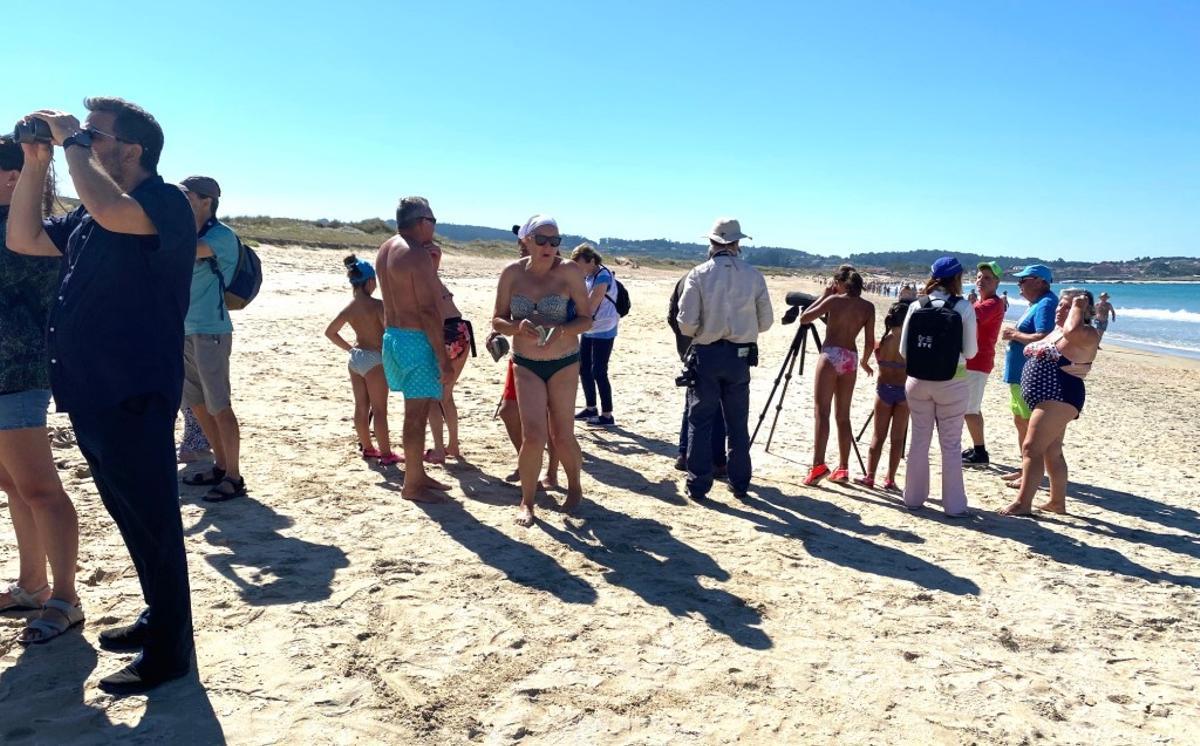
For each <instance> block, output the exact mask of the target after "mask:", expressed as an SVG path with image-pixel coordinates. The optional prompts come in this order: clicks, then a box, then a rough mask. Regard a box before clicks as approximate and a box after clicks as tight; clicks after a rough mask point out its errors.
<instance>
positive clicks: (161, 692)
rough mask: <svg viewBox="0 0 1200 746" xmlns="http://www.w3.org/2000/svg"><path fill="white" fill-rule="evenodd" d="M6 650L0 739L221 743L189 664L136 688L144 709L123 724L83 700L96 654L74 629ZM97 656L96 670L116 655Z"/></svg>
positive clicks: (114, 665) (0, 681)
mask: <svg viewBox="0 0 1200 746" xmlns="http://www.w3.org/2000/svg"><path fill="white" fill-rule="evenodd" d="M10 655H12V656H15V657H16V663H14V664H13V665H12V666H11V667H9V668H8V669H6V670H4V671H3V672H2V673H0V703H3V712H4V716H3V719H2V720H0V743H3V744H14V745H17V744H42V743H62V744H66V743H72V744H74V743H128V742H139V743H188V744H206V745H207V744H224V743H225V734H224V733H223V732H222V730H221V724H220V722H218V721H217V717H216V714H215V713H214V712H213V708H212V704H211V703H210V702H209V700H208V694H207V692H205V690H204V687H203V686H202V685H201V684H200V681H199V678H198V677H197V675H196V673H195V668H194V666H193V672H192V673H191V674H189V675H188V676H187V677H185V678H183V679H180V680H179V681H174V682H171V683H168V684H164V685H162V686H160V687H158V688H157V689H155V690H153V691H151V692H150V693H149V694H146V695H142V696H144V698H145V702H146V711H145V712H144V713H143V714H142V717H141V719H140V720H139V721H138V722H137V724H136V725H132V726H130V725H125V724H122V723H114V722H112V721H111V720H109V718H108V715H107V713H106V712H105V708H104V707H102V706H99V705H93V704H89V703H87V702H85V701H84V695H85V690H84V687H85V683H86V682H87V679H88V676H89V675H91V673H92V672H93V670H94V669H95V668H96V664H97V654H96V650H95V649H94V648H93V647H92V646H91V645H89V644H88V642H87V640H86V639H84V637H83V635H82V634H81V633H80V631H79V630H72V631H70V632H68V633H66V634H65V635H63V636H62V637H60V638H58V639H57V640H54V641H53V642H52V643H49V644H47V645H33V646H30V647H28V648H24V649H16V650H13V651H12V652H11V653H10ZM105 658H106V660H105V666H104V669H105V670H104V671H103V673H105V674H107V673H111V672H112V671H115V670H116V669H118V668H120V667H121V664H120V660H121V659H120V658H119V657H118V656H115V655H106V656H105ZM91 694H93V695H94V696H95V697H97V698H98V702H99V703H100V704H109V703H110V701H106V700H105V699H104V697H107V695H104V694H101V693H100V692H96V691H94V692H91Z"/></svg>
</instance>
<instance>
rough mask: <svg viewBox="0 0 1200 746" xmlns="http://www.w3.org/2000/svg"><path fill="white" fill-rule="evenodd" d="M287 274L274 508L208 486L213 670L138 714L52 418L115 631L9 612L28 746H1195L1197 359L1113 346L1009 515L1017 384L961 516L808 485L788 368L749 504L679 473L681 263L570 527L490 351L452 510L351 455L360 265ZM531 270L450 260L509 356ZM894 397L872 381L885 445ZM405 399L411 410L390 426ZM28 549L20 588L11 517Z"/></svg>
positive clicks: (271, 419) (130, 612)
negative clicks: (347, 321) (507, 294)
mask: <svg viewBox="0 0 1200 746" xmlns="http://www.w3.org/2000/svg"><path fill="white" fill-rule="evenodd" d="M261 253H262V256H263V260H264V266H265V268H266V281H265V284H264V288H263V292H262V295H261V296H260V298H259V299H258V300H257V301H256V302H255V303H254V304H253V305H252V306H251V307H250V308H248V309H246V310H244V311H241V312H238V313H237V315H236V317H235V324H236V332H235V337H234V339H235V341H234V361H233V376H234V402H235V408H236V411H237V413H238V416H239V419H240V420H241V423H242V433H243V471H244V473H245V475H246V481H247V484H248V486H249V489H250V497H249V498H243V499H239V500H235V501H232V502H228V503H224V504H215V505H214V504H208V503H205V502H202V501H201V500H200V497H201V495H202V494H203V492H202V489H203V488H190V487H183V488H181V489H182V510H183V522H184V529H185V532H186V534H187V547H188V553H189V560H190V570H191V585H192V603H193V613H194V617H195V628H196V645H197V662H198V669H199V672H198V675H195V676H193V677H191V678H190V679H188V680H184V681H180V682H175V683H172V684H169V685H166V686H164V687H161V688H160V689H159V690H158V691H155V692H153V693H152V694H151V695H149V696H143V697H129V698H125V699H120V698H114V697H111V696H109V695H106V694H104V693H102V692H100V691H99V690H98V689H97V688H96V686H95V682H96V681H97V680H98V679H99V678H100V677H102V676H103V675H105V674H107V673H110V672H112V671H113V670H115V669H116V668H119V667H120V665H121V661H122V660H123V658H122V656H119V655H116V654H112V653H106V652H102V651H99V650H98V648H97V647H96V635H97V633H98V632H99V630H100V629H102V628H104V627H105V626H108V625H110V624H112V623H115V622H122V623H124V622H125V621H128V620H131V619H132V618H133V616H134V615H135V614H136V613H137V612H138V611H139V610H140V608H141V599H140V597H139V594H138V584H137V579H136V576H135V574H134V571H133V567H132V564H131V562H130V561H129V557H128V554H127V553H126V551H125V549H124V546H123V544H122V542H121V539H120V537H119V535H118V534H117V531H116V528H115V527H114V525H113V523H112V521H111V520H110V519H109V517H108V515H107V514H106V513H105V511H104V509H103V507H102V505H101V504H100V501H99V499H98V497H97V494H96V490H95V488H94V486H93V484H92V482H91V480H90V477H89V474H88V471H87V467H86V464H85V463H84V461H83V458H82V456H80V454H79V452H78V450H77V448H76V447H75V446H74V444H73V442H72V439H71V436H70V431H69V428H68V427H67V425H68V423H67V420H66V418H65V417H64V416H63V415H53V416H52V418H51V423H52V426H53V428H54V444H55V445H54V448H55V457H56V459H57V460H58V463H59V465H60V467H61V474H62V477H63V480H64V483H65V484H66V487H67V491H68V493H69V494H70V495H71V496H72V497H73V498H74V500H75V503H76V506H77V508H78V510H79V514H80V521H81V533H82V536H81V546H80V558H79V565H80V575H79V577H80V579H81V581H82V585H81V594H82V597H83V604H84V607H85V610H86V612H87V614H88V621H87V624H86V626H85V627H84V628H83V630H82V633H80V632H74V633H72V634H69V635H67V636H66V637H65V638H64V639H62V640H58V641H55V642H54V643H53V644H50V645H47V646H44V647H34V648H31V649H24V648H22V647H21V646H19V645H17V644H16V643H15V642H14V639H13V638H14V637H15V635H16V633H17V631H18V630H19V629H20V626H21V625H22V624H23V620H22V618H21V617H20V616H19V615H8V616H5V617H3V618H0V637H2V639H0V743H4V744H42V743H46V744H51V743H54V744H59V743H72V744H74V743H110V742H116V741H118V740H120V741H122V742H126V743H172V744H209V743H230V744H255V745H257V744H284V743H287V744H373V743H396V744H431V745H432V744H439V745H440V744H457V743H480V744H501V743H509V742H515V741H521V742H523V743H531V744H592V743H596V744H600V743H602V744H672V743H714V744H716V743H730V742H743V743H771V744H777V743H835V742H836V743H845V744H879V743H901V742H913V743H924V744H960V743H1037V742H1042V743H1056V744H1057V743H1064V744H1074V743H1081V744H1086V743H1105V744H1142V743H1178V744H1183V743H1195V742H1196V731H1197V728H1198V727H1200V692H1198V691H1197V670H1198V669H1200V621H1198V619H1197V614H1196V610H1197V602H1198V601H1200V594H1198V588H1200V561H1198V559H1200V497H1198V493H1200V477H1198V475H1200V450H1198V449H1197V448H1196V444H1197V443H1200V417H1197V416H1196V412H1197V409H1198V408H1200V364H1198V363H1197V362H1196V361H1188V360H1183V359H1178V358H1172V357H1165V356H1159V355H1155V354H1152V353H1146V352H1141V351H1134V350H1124V349H1120V348H1118V347H1115V346H1112V345H1108V344H1106V345H1105V349H1104V350H1103V351H1102V352H1101V354H1100V357H1099V358H1098V360H1097V363H1096V365H1095V370H1094V372H1093V373H1092V375H1091V376H1090V377H1089V378H1088V384H1087V385H1088V401H1087V407H1086V409H1085V411H1084V413H1083V416H1082V418H1081V419H1080V420H1079V421H1077V422H1076V423H1074V424H1073V425H1072V426H1071V427H1070V428H1069V430H1068V433H1067V440H1066V445H1067V459H1068V461H1069V463H1070V466H1071V487H1070V490H1069V492H1068V507H1069V510H1070V512H1071V514H1070V515H1068V516H1065V517H1051V516H1041V517H1039V518H1038V519H1037V520H1029V519H1013V518H1003V517H1000V516H998V515H997V514H996V511H997V510H998V509H1000V508H1001V507H1003V506H1004V505H1006V504H1007V503H1008V501H1010V500H1011V498H1012V496H1013V493H1012V492H1011V491H1010V490H1006V489H1004V488H1003V487H1002V486H1001V483H1000V479H999V475H1000V474H1001V473H1003V472H1005V471H1009V470H1011V469H1012V468H1013V467H1015V466H1016V464H1017V445H1016V442H1015V441H1016V437H1015V432H1014V430H1013V427H1012V425H1011V419H1010V417H1009V415H1008V408H1007V405H1006V401H1007V394H1006V391H1005V390H1004V387H1003V386H1002V385H1001V383H1000V381H1001V378H1000V371H999V370H997V371H996V372H995V373H994V374H993V379H992V382H991V383H990V384H989V388H988V391H987V395H986V399H985V417H986V418H987V432H988V443H989V447H990V449H991V451H992V454H993V460H994V466H993V468H992V469H991V470H988V471H968V473H967V492H968V496H969V498H970V502H971V507H972V508H973V509H974V511H975V513H974V515H973V516H972V517H971V518H969V519H967V520H959V521H952V520H946V519H943V518H942V517H941V512H940V507H939V506H938V505H936V504H934V505H932V506H930V507H929V508H927V509H925V510H924V511H922V512H919V513H910V512H908V511H906V510H905V509H904V508H903V506H902V505H901V504H900V502H899V500H898V498H897V497H895V496H891V495H887V494H885V493H883V492H876V491H869V490H865V489H862V488H858V487H841V486H834V485H825V486H822V487H820V488H805V487H803V486H801V480H802V479H803V476H804V472H805V470H806V469H807V466H808V465H809V462H810V460H811V447H812V440H811V438H812V432H811V431H812V427H811V420H812V417H811V408H812V386H811V384H812V381H811V373H806V374H805V375H803V376H800V375H797V376H796V377H794V378H793V379H792V380H791V383H790V388H789V390H788V393H787V396H786V398H785V400H784V402H783V407H782V410H781V412H780V417H779V422H778V427H777V430H776V432H775V436H774V442H773V443H772V446H771V450H770V453H765V452H764V450H763V443H764V442H765V440H766V432H765V430H766V428H768V427H769V426H770V422H771V419H772V416H773V411H772V412H770V413H768V416H767V423H766V426H765V427H764V432H763V433H762V434H760V436H759V439H758V442H757V444H756V446H755V447H754V449H753V450H752V455H753V458H754V468H755V478H754V484H753V486H752V488H751V494H750V496H749V497H748V498H747V499H745V500H741V501H739V500H736V499H734V498H733V496H732V495H731V494H730V493H729V491H728V488H727V487H725V486H724V485H722V484H720V483H718V484H717V485H716V486H715V487H714V489H713V491H712V493H711V494H710V496H709V499H708V500H706V501H704V502H702V503H697V502H693V501H690V500H688V499H686V497H685V493H684V490H683V478H682V477H683V475H682V474H681V473H679V472H677V471H675V470H674V468H673V461H674V458H675V455H676V441H677V436H678V428H679V421H680V416H681V412H682V405H683V392H682V390H681V389H677V388H676V387H675V386H674V385H673V381H672V379H673V378H674V376H675V375H676V374H677V372H678V367H679V366H678V361H677V358H676V355H675V347H674V342H673V339H672V337H671V335H670V333H669V331H668V330H667V328H666V325H665V316H666V308H667V298H668V296H669V294H670V292H671V289H672V288H673V286H674V283H675V281H676V279H677V278H678V276H679V275H680V274H682V271H683V270H682V269H681V270H679V271H678V272H668V271H664V270H658V269H650V268H640V269H637V270H631V269H624V270H622V268H620V267H617V270H618V276H619V277H620V278H621V279H622V281H623V282H625V283H626V284H627V286H628V288H629V290H630V293H631V295H632V300H633V311H632V313H631V314H630V316H629V317H627V318H626V319H624V320H623V321H622V324H621V331H620V336H619V337H618V339H617V342H616V348H615V351H614V354H613V360H612V373H613V384H614V390H615V397H616V418H617V427H614V428H610V429H593V428H589V427H586V426H580V427H579V428H578V435H579V439H580V443H581V445H582V448H583V452H584V472H585V474H584V489H585V495H586V499H585V502H584V505H583V507H582V509H581V510H580V512H579V514H578V515H577V516H575V517H565V516H564V515H562V514H560V513H557V512H554V511H553V510H552V509H551V508H552V501H559V502H561V500H562V499H563V496H564V495H563V493H561V492H550V493H549V494H547V495H546V496H545V497H544V499H543V500H542V502H541V504H542V506H543V507H542V508H541V510H540V512H539V515H540V518H541V520H540V521H539V523H538V524H537V525H536V526H534V527H533V528H530V529H522V528H520V527H518V526H516V525H515V524H514V523H513V520H512V519H513V516H514V514H515V512H516V504H517V501H518V497H519V496H518V490H517V488H516V487H515V486H513V485H510V484H507V483H505V482H504V481H503V477H504V475H506V474H508V473H509V472H510V471H511V470H512V469H513V467H514V463H515V455H514V453H513V452H512V448H511V446H510V444H509V443H508V441H507V438H506V436H505V433H504V429H503V426H502V424H501V423H500V421H499V420H494V419H492V413H493V411H494V409H495V406H496V402H497V399H498V397H499V395H500V389H501V384H502V381H503V374H504V367H503V365H501V364H496V363H493V362H492V360H491V358H490V357H488V356H487V355H486V353H485V351H484V350H483V349H482V345H481V346H480V350H479V352H480V354H481V357H478V358H475V359H473V360H471V361H470V362H469V364H468V366H467V369H466V372H465V374H464V376H463V380H462V381H461V382H460V383H459V385H458V388H457V392H458V396H457V398H458V403H459V409H460V412H461V416H462V420H463V424H462V440H463V450H464V454H465V456H466V459H465V461H464V462H462V463H453V462H452V463H451V464H450V465H448V466H447V467H445V468H444V469H443V468H442V467H433V469H432V474H433V475H434V476H435V477H437V478H439V479H443V480H444V481H448V482H450V483H451V484H453V485H454V489H453V491H452V492H451V497H452V498H453V499H452V500H451V501H450V502H448V503H446V504H443V505H428V506H422V505H415V504H412V503H409V502H406V501H404V500H402V499H401V498H400V494H399V488H400V484H401V480H402V471H401V470H399V469H397V468H395V467H390V468H379V467H377V466H375V465H374V464H373V463H372V464H368V463H367V462H364V461H362V460H361V459H360V458H358V455H357V453H356V451H355V448H354V433H353V427H352V424H351V414H352V404H351V401H352V400H351V393H350V387H349V384H348V381H347V376H346V360H345V357H344V355H343V353H342V352H341V351H339V350H338V349H336V348H335V347H334V346H333V345H331V344H330V343H329V342H328V341H327V340H325V339H324V337H323V336H322V331H323V330H324V327H325V325H326V324H327V323H328V321H329V320H330V319H331V318H332V317H333V316H334V315H335V313H336V312H337V311H338V310H339V309H340V308H341V307H342V306H343V305H344V304H345V303H346V302H347V300H348V299H349V292H348V290H347V288H346V283H345V280H344V275H343V274H342V271H341V259H342V256H343V255H344V252H339V251H335V250H316V249H303V248H295V247H292V248H273V247H264V248H263V249H262V252H261ZM502 266H503V262H502V261H501V260H498V259H491V258H486V259H485V258H479V257H472V256H469V255H463V254H457V255H456V254H447V255H446V257H445V260H444V262H443V273H444V278H445V281H446V284H447V285H448V286H449V287H450V289H451V290H452V291H454V293H455V300H456V301H457V303H458V305H459V306H460V308H461V309H462V311H463V313H464V316H465V317H467V318H469V319H471V320H472V321H473V323H474V325H475V328H476V330H477V332H478V333H479V336H480V338H482V336H483V334H484V333H485V332H486V329H487V328H488V324H489V319H490V316H491V308H492V302H493V298H494V290H495V283H496V277H497V276H498V274H499V271H500V268H501V267H502ZM768 281H769V285H770V287H771V291H772V299H773V301H774V303H775V311H776V314H775V315H776V319H778V318H779V317H780V316H782V314H783V312H784V310H785V306H784V302H783V298H784V295H785V293H786V292H788V291H790V290H808V291H810V292H811V291H815V290H817V288H816V286H814V285H813V284H812V283H811V282H808V281H807V280H800V279H794V278H787V277H779V276H772V277H770V278H769V280H768ZM879 304H880V307H881V309H882V308H883V307H884V305H885V304H884V301H883V300H882V299H879ZM880 319H882V315H880ZM796 329H797V327H796V326H779V325H778V321H777V324H776V326H775V327H774V328H772V329H771V330H770V331H769V332H768V333H767V334H766V335H764V336H763V337H762V339H761V340H760V344H761V349H762V354H761V359H762V367H760V368H758V369H756V371H755V376H754V381H753V384H752V396H751V421H750V424H751V429H753V427H754V425H755V422H756V421H757V419H758V414H759V412H760V411H762V409H763V406H764V404H765V403H766V401H767V396H768V394H769V392H770V390H771V386H772V383H773V381H774V379H775V377H776V375H777V374H778V373H779V365H780V362H781V361H782V360H783V358H784V354H785V352H786V351H787V348H788V346H789V344H790V343H791V342H792V339H793V336H794V334H795V331H796ZM815 352H816V351H815V350H812V351H811V353H812V354H810V355H809V364H810V365H811V364H813V363H815V358H814V356H815ZM873 399H874V387H873V384H872V383H871V382H868V381H865V380H863V379H862V378H861V377H860V380H859V385H858V388H857V391H856V396H855V405H854V412H853V419H854V423H855V429H856V431H857V429H858V427H861V423H862V422H864V420H865V418H866V416H867V414H868V413H869V412H870V409H871V405H872V402H873ZM580 400H581V401H582V396H580ZM401 408H402V400H401V398H400V397H399V395H394V396H393V398H392V409H393V412H394V413H395V414H394V417H393V422H395V423H396V425H395V426H394V428H395V430H397V431H398V429H399V427H398V423H399V419H400V414H399V413H400V411H401ZM867 440H869V434H868V435H866V436H864V439H863V443H862V445H861V447H862V449H863V452H864V453H863V457H864V459H865V456H866V454H865V450H866V442H867ZM834 450H835V449H834ZM193 469H195V467H188V468H187V469H186V471H189V472H190V471H191V470H193ZM934 469H935V471H936V469H937V466H936V456H935V466H934ZM181 470H185V469H184V467H181ZM901 470H902V471H901V477H900V479H901V481H903V466H902V467H901ZM852 471H853V472H854V473H855V474H857V473H858V468H857V464H856V462H854V460H853V458H852ZM934 483H935V484H936V483H937V479H936V476H935V478H934ZM3 499H4V498H3V497H2V496H0V500H3ZM0 547H2V548H3V549H2V550H0V569H2V570H3V575H4V579H5V580H8V579H12V578H15V577H16V573H17V558H16V551H15V544H14V540H13V535H12V530H11V524H10V523H9V521H7V520H0ZM1189 734H1190V735H1189Z"/></svg>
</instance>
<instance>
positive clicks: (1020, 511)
mask: <svg viewBox="0 0 1200 746" xmlns="http://www.w3.org/2000/svg"><path fill="white" fill-rule="evenodd" d="M1000 515H1033V508H1031V507H1030V506H1028V505H1022V504H1021V501H1020V500H1017V501H1015V502H1013V503H1012V504H1011V505H1009V506H1008V507H1007V508H1004V509H1003V510H1001V511H1000Z"/></svg>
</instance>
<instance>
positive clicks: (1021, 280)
mask: <svg viewBox="0 0 1200 746" xmlns="http://www.w3.org/2000/svg"><path fill="white" fill-rule="evenodd" d="M1036 279H1037V278H1036V277H1022V278H1021V279H1019V280H1017V284H1018V285H1024V284H1025V283H1027V282H1029V281H1030V280H1036Z"/></svg>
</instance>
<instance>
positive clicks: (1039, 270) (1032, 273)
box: [1015, 264, 1054, 282]
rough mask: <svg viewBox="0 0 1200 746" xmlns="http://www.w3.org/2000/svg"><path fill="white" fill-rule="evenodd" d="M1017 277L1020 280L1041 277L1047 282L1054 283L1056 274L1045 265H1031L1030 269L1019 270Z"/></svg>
mask: <svg viewBox="0 0 1200 746" xmlns="http://www.w3.org/2000/svg"><path fill="white" fill-rule="evenodd" d="M1015 276H1016V277H1017V278H1018V279H1019V278H1021V277H1039V278H1041V279H1043V280H1045V281H1046V282H1054V273H1053V272H1051V271H1050V268H1049V267H1047V266H1046V265H1045V264H1030V265H1029V266H1028V267H1026V268H1024V269H1021V270H1018V271H1017V273H1016V275H1015Z"/></svg>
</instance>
